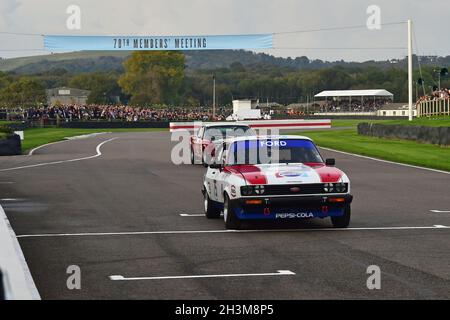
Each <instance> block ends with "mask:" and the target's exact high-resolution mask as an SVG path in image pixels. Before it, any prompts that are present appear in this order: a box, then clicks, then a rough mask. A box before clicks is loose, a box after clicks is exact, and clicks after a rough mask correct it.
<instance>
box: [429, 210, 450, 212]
mask: <svg viewBox="0 0 450 320" xmlns="http://www.w3.org/2000/svg"><path fill="white" fill-rule="evenodd" d="M430 212H432V213H450V211H445V210H430Z"/></svg>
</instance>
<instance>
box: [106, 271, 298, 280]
mask: <svg viewBox="0 0 450 320" xmlns="http://www.w3.org/2000/svg"><path fill="white" fill-rule="evenodd" d="M273 276H295V273H294V272H292V271H290V270H277V272H270V273H235V274H205V275H192V276H166V277H132V278H125V277H124V276H120V275H115V276H109V279H111V280H113V281H136V280H173V279H198V278H232V277H273Z"/></svg>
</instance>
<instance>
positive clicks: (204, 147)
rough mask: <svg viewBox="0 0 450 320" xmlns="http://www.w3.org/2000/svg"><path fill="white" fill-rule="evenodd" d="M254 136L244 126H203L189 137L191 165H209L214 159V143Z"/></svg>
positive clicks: (246, 126)
mask: <svg viewBox="0 0 450 320" xmlns="http://www.w3.org/2000/svg"><path fill="white" fill-rule="evenodd" d="M255 135H256V133H255V131H254V130H253V129H252V128H250V127H249V126H248V125H246V124H229V125H228V124H227V125H224V124H205V125H203V126H202V127H201V128H199V129H198V130H197V131H196V132H195V133H194V135H192V136H191V140H190V144H191V164H196V163H209V162H210V161H209V160H210V159H211V158H212V157H214V152H215V151H214V150H215V144H214V142H218V141H219V140H223V139H228V138H235V137H250V136H255Z"/></svg>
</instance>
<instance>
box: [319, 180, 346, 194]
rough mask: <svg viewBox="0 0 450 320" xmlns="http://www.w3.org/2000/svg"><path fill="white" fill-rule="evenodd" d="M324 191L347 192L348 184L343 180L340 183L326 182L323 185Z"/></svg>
mask: <svg viewBox="0 0 450 320" xmlns="http://www.w3.org/2000/svg"><path fill="white" fill-rule="evenodd" d="M323 191H324V192H327V193H333V192H338V193H342V192H346V191H347V185H346V184H345V183H343V182H339V183H325V184H324V185H323Z"/></svg>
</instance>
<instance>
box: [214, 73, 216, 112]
mask: <svg viewBox="0 0 450 320" xmlns="http://www.w3.org/2000/svg"><path fill="white" fill-rule="evenodd" d="M215 117H216V75H213V120H214V118H215Z"/></svg>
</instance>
